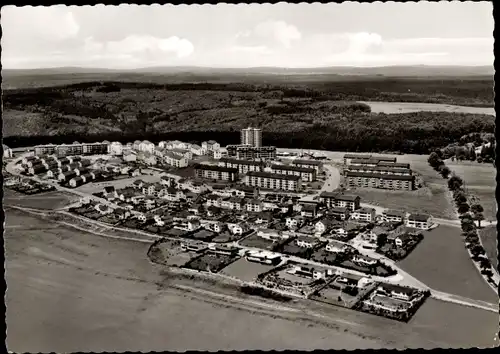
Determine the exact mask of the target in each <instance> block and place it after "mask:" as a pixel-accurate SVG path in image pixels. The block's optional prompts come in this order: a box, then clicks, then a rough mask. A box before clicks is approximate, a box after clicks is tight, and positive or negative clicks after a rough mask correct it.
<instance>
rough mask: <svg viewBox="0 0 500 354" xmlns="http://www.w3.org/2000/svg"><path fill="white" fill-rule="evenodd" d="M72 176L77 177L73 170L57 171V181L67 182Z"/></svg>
mask: <svg viewBox="0 0 500 354" xmlns="http://www.w3.org/2000/svg"><path fill="white" fill-rule="evenodd" d="M74 177H77V175H76V172H75V171H67V172H61V173H59V175H58V176H57V179H58V180H59V182H67V181H69V180H70V179H72V178H74Z"/></svg>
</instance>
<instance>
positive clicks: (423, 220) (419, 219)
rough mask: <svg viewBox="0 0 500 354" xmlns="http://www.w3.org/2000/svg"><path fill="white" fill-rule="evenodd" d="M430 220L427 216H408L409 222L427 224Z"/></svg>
mask: <svg viewBox="0 0 500 354" xmlns="http://www.w3.org/2000/svg"><path fill="white" fill-rule="evenodd" d="M429 218H430V216H429V215H426V214H410V216H408V220H414V221H422V222H426V221H427V220H429Z"/></svg>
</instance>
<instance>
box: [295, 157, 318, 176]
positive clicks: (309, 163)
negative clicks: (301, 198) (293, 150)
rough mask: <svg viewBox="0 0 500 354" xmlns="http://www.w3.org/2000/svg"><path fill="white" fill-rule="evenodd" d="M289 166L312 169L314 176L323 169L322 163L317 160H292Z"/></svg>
mask: <svg viewBox="0 0 500 354" xmlns="http://www.w3.org/2000/svg"><path fill="white" fill-rule="evenodd" d="M291 164H292V165H293V166H296V167H301V168H308V169H314V170H315V171H316V175H317V174H318V173H320V172H321V171H322V169H323V163H322V162H321V161H317V160H301V159H294V160H293V161H292V163H291Z"/></svg>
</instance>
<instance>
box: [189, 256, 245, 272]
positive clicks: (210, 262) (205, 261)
mask: <svg viewBox="0 0 500 354" xmlns="http://www.w3.org/2000/svg"><path fill="white" fill-rule="evenodd" d="M236 259H237V258H236V257H235V256H229V255H223V254H214V253H211V252H205V253H203V254H202V255H197V256H196V257H195V258H193V259H191V260H190V261H189V262H187V263H186V264H184V265H183V267H184V268H188V269H193V270H198V271H200V272H210V273H218V272H220V271H221V270H222V269H223V268H225V267H227V266H228V265H229V264H231V263H233V262H234V261H235V260H236Z"/></svg>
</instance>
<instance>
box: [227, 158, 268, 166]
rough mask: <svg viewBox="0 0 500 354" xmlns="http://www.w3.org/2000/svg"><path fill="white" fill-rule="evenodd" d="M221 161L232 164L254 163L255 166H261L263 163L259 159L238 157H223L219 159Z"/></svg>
mask: <svg viewBox="0 0 500 354" xmlns="http://www.w3.org/2000/svg"><path fill="white" fill-rule="evenodd" d="M219 161H220V162H225V163H231V164H237V165H253V166H259V165H261V164H262V163H261V162H259V161H250V160H238V159H231V158H228V157H223V158H221V159H220V160H219Z"/></svg>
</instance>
